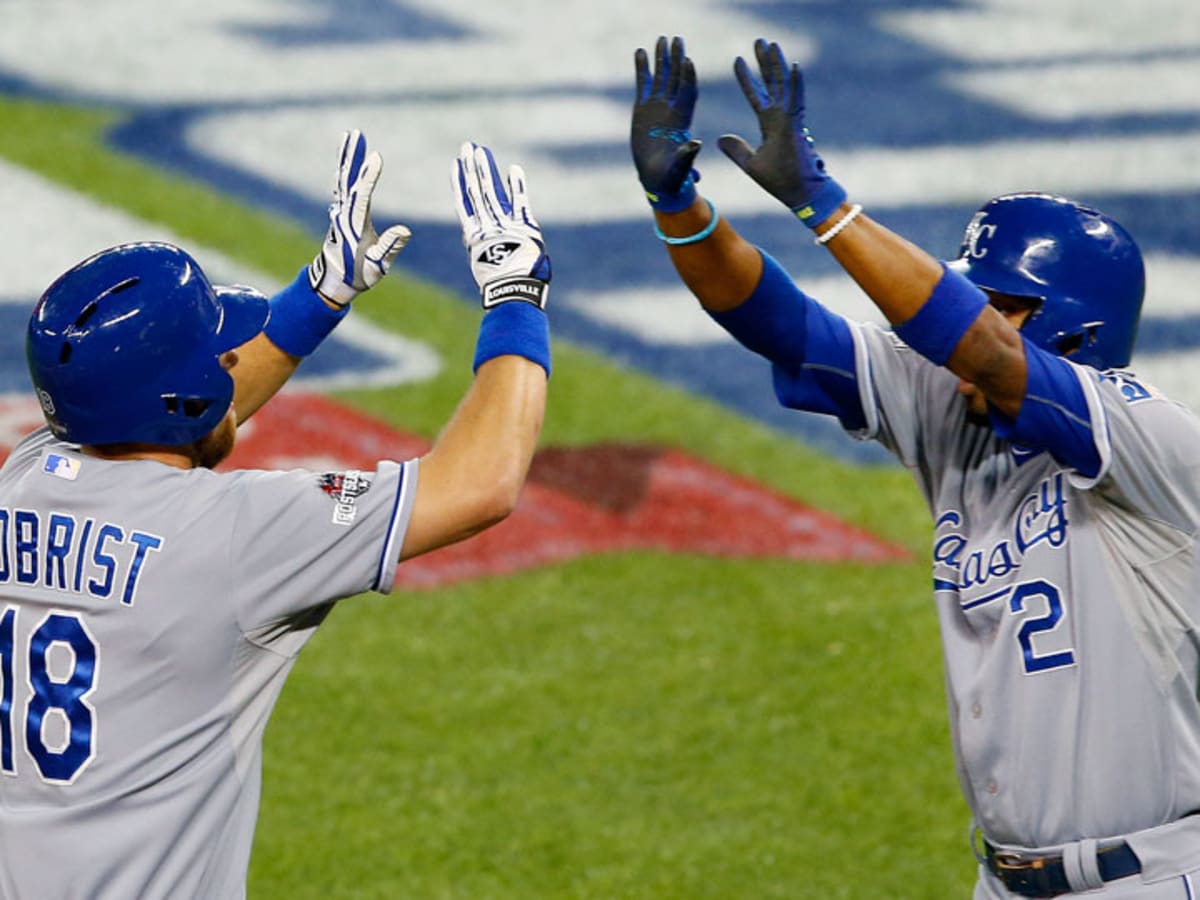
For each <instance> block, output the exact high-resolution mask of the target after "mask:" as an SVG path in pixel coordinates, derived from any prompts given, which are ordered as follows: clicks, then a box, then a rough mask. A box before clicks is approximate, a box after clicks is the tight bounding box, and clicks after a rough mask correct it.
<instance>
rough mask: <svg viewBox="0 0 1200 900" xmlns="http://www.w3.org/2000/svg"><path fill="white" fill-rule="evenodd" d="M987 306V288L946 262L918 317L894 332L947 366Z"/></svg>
mask: <svg viewBox="0 0 1200 900" xmlns="http://www.w3.org/2000/svg"><path fill="white" fill-rule="evenodd" d="M987 305H988V301H987V296H986V295H985V294H984V293H983V291H981V290H980V289H979V288H977V287H976V286H975V285H974V284H972V283H971V282H970V281H969V280H967V277H966V276H965V275H961V274H959V273H958V272H954V271H952V270H950V269H947V268H946V264H945V263H942V277H941V278H940V279H939V280H938V283H937V284H936V285H934V287H933V293H931V294H930V295H929V299H928V300H926V301H925V303H924V305H923V306H922V307H921V308H920V309H919V310H917V314H916V315H915V316H913V317H912V318H911V319H909V320H908V321H907V322H905V323H904V324H902V325H897V326H896V327H895V328H894V329H893V331H895V333H896V336H897V337H899V338H900V339H901V340H902V341H904V343H906V344H908V346H910V347H912V348H913V349H914V350H916V351H917V352H918V353H920V354H921V355H922V356H924V357H925V358H926V359H928V360H929V361H930V362H932V363H935V364H937V365H939V366H944V365H945V364H946V363H947V361H949V359H950V354H952V353H953V352H954V348H955V347H957V346H958V342H959V341H961V340H962V336H963V335H964V334H966V333H967V329H968V328H970V327H971V326H972V325H973V324H975V320H976V319H978V318H979V314H980V313H981V312H983V308H984V307H985V306H987Z"/></svg>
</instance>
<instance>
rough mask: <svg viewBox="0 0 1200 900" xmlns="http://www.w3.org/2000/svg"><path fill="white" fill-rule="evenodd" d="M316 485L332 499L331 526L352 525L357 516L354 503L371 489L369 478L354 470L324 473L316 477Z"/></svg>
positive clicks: (365, 474) (363, 473)
mask: <svg viewBox="0 0 1200 900" xmlns="http://www.w3.org/2000/svg"><path fill="white" fill-rule="evenodd" d="M317 485H318V487H320V488H321V490H323V491H324V492H325V493H326V494H328V495H329V496H330V497H331V498H333V501H334V507H333V524H334V525H352V524H353V523H354V517H355V516H357V515H358V507H357V506H355V501H356V500H357V499H358V498H359V497H361V496H362V495H363V494H365V493H366V492H367V491H369V490H370V489H371V477H370V476H369V475H368V474H367V473H365V472H360V471H358V470H356V469H348V470H347V471H345V472H326V473H325V474H323V475H318V476H317Z"/></svg>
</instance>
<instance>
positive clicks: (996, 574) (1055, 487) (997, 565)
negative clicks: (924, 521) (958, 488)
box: [933, 472, 1068, 590]
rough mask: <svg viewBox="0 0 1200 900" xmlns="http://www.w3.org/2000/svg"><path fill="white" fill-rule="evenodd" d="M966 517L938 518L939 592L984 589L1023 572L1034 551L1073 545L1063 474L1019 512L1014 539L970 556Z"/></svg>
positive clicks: (1043, 485) (935, 552)
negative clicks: (1041, 546)
mask: <svg viewBox="0 0 1200 900" xmlns="http://www.w3.org/2000/svg"><path fill="white" fill-rule="evenodd" d="M962 521H963V520H962V515H961V513H959V512H958V511H957V510H948V511H947V512H945V513H943V514H942V515H941V516H939V517H938V520H937V524H936V532H937V537H936V539H935V541H934V545H933V563H934V582H935V584H937V585H939V586H940V588H939V589H942V590H944V589H946V588H947V587H948V586H951V585H952V586H954V587H956V588H957V589H958V590H965V589H968V588H972V587H981V586H983V585H986V584H987V583H988V582H990V581H992V580H993V579H998V578H1003V577H1005V576H1007V575H1009V574H1010V573H1012V572H1014V571H1015V570H1017V569H1019V568H1020V567H1021V562H1022V561H1023V559H1024V557H1025V554H1026V553H1027V552H1028V551H1029V549H1030V548H1031V547H1034V546H1036V545H1037V544H1041V543H1045V544H1047V545H1049V546H1050V547H1055V548H1057V547H1061V546H1062V545H1063V544H1065V543H1066V541H1067V523H1068V518H1067V498H1066V492H1065V490H1064V485H1063V475H1062V473H1061V472H1059V473H1057V474H1055V475H1053V476H1051V477H1050V478H1046V479H1044V480H1043V481H1042V482H1041V483H1040V484H1039V485H1038V486H1037V488H1035V489H1034V491H1033V493H1031V494H1030V495H1029V496H1028V497H1026V498H1025V500H1024V501H1022V502H1021V504H1020V505H1019V506H1018V507H1017V512H1016V514H1015V515H1014V516H1013V521H1012V533H1011V537H1007V538H1004V539H1003V540H1000V541H997V542H996V543H994V544H992V545H991V546H990V547H984V548H981V549H979V550H972V551H970V552H967V544H968V537H967V535H966V534H964V533H963V532H962V531H961V530H960V528H961V526H962Z"/></svg>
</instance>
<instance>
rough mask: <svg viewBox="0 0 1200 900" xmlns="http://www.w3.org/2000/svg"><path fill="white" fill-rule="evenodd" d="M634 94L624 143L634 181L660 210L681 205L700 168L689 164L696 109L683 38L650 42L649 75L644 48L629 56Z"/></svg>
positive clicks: (692, 194)
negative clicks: (634, 76) (634, 169)
mask: <svg viewBox="0 0 1200 900" xmlns="http://www.w3.org/2000/svg"><path fill="white" fill-rule="evenodd" d="M633 62H634V67H635V68H636V70H637V98H636V99H635V101H634V104H633V126H632V128H631V129H630V137H629V143H630V146H631V148H632V150H633V164H634V165H635V166H636V167H637V173H638V180H639V181H641V183H642V188H643V189H644V190H645V191H646V199H647V200H649V201H650V205H651V206H652V207H653V208H654V209H657V210H661V211H662V212H679V211H680V210H684V209H687V208H688V207H689V206H691V205H692V202H693V201H694V200H695V199H696V184H695V183H696V182H697V181H698V180H699V179H700V173H698V172H696V171H695V170H694V169H693V168H692V162H693V161H694V160H695V159H696V154H697V153H699V152H700V142H699V141H698V140H696V139H695V138H693V137H692V135H691V132H690V130H689V129H690V128H691V127H692V111H693V110H694V109H695V108H696V93H697V91H696V67H695V66H694V65H692V61H691V59H689V58H688V57H687V56H686V55H685V53H684V49H683V38H678V37H676V38H672V39H671V42H670V45H669V47H668V44H667V39H666V38H665V37H660V38H659V39H658V43H657V44H656V45H655V47H654V74H653V76H652V75H651V74H650V61H649V58H648V56H647V54H646V51H645V50H643V49H641V48H639V49H638V51H637V52H636V53H635V54H634V57H633Z"/></svg>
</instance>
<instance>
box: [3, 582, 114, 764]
mask: <svg viewBox="0 0 1200 900" xmlns="http://www.w3.org/2000/svg"><path fill="white" fill-rule="evenodd" d="M16 634H17V608H16V607H13V606H9V607H6V608H5V610H4V613H3V615H0V772H3V773H4V774H6V775H15V774H16V771H17V768H16V760H15V758H14V753H13V748H14V746H15V742H16V740H17V737H18V736H19V735H20V732H24V735H23V737H24V741H25V746H26V749H27V750H28V752H29V755H30V757H32V758H33V761H34V762H35V763H36V764H37V767H38V771H39V772H41V774H42V778H44V779H45V780H46V781H51V782H55V783H59V784H69V783H70V782H72V781H73V780H74V779H75V776H76V775H78V774H79V772H80V770H82V769H83V767H84V766H85V765H87V763H88V762H89V761H90V760H91V759H92V756H93V751H94V740H95V715H94V710H93V709H92V706H91V704H90V703H88V701H87V698H88V695H89V694H91V693H92V691H93V689H94V688H95V687H96V672H97V663H98V661H99V660H98V654H97V649H96V642H95V641H94V640H92V636H91V635H90V634H88V631H87V628H86V627H85V626H84V624H83V621H82V620H81V619H80V618H79V616H76V615H73V614H70V613H62V612H52V613H50V614H49V615H47V616H46V617H45V618H44V619H43V620H42V622H41V624H40V625H38V626H37V628H35V629H34V630H33V632H32V633H31V634H30V635H29V640H28V642H27V644H25V645H24V646H18V645H17V641H16ZM56 646H59V647H61V648H63V649H65V650H69V651H70V656H71V664H70V667H69V671H68V672H66V673H57V674H59V676H60V677H57V678H56V677H55V675H56V673H52V672H51V662H50V656H51V651H52V650H53V649H54V648H55V647H56ZM20 665H25V666H27V668H26V669H25V677H26V679H27V681H26V683H27V684H28V686H29V689H30V692H31V693H30V696H29V700H28V701H27V702H26V704H25V709H24V710H23V711H18V710H16V709H15V708H14V707H15V698H16V672H17V671H18V670H19V667H20ZM63 674H65V676H66V677H65V678H64V677H61V675H63ZM22 712H23V716H22ZM52 716H57V717H60V718H61V719H62V720H63V725H64V727H63V729H62V733H63V734H64V735H65V737H64V739H63V740H62V741H61V742H56V745H55V746H51V744H50V742H49V741H48V740H47V738H46V733H45V728H44V726H45V724H46V722H47V720H48V719H50V718H51V717H52ZM14 718H15V721H16V725H17V728H16V730H14V728H13V725H14Z"/></svg>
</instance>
